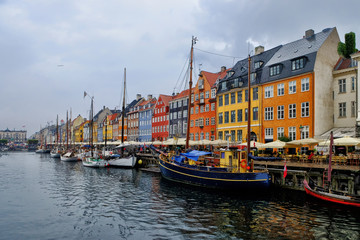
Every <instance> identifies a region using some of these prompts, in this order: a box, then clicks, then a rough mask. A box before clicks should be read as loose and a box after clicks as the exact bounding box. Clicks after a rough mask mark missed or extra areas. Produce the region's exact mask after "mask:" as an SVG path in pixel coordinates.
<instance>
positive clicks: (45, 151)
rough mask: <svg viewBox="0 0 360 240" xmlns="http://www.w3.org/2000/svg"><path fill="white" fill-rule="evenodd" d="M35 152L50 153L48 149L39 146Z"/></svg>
mask: <svg viewBox="0 0 360 240" xmlns="http://www.w3.org/2000/svg"><path fill="white" fill-rule="evenodd" d="M35 152H36V153H50V149H46V148H40V149H38V150H36V151H35Z"/></svg>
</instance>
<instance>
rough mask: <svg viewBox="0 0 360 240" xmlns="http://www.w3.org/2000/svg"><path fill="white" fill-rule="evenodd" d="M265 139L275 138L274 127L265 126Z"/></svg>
mask: <svg viewBox="0 0 360 240" xmlns="http://www.w3.org/2000/svg"><path fill="white" fill-rule="evenodd" d="M265 139H274V129H273V128H265Z"/></svg>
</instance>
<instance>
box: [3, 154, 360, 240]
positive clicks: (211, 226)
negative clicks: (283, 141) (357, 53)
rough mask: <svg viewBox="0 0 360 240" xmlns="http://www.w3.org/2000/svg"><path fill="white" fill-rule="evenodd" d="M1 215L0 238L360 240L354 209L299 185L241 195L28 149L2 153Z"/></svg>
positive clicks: (359, 219) (359, 220)
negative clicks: (310, 194)
mask: <svg viewBox="0 0 360 240" xmlns="http://www.w3.org/2000/svg"><path fill="white" fill-rule="evenodd" d="M0 154H1V153H0ZM0 216H1V217H0V233H1V234H0V239H142V240H144V239H360V210H359V209H354V208H348V207H342V206H337V205H334V204H328V203H323V202H319V201H317V200H315V199H311V198H309V197H306V196H305V193H304V192H300V191H291V190H279V189H271V191H270V192H269V194H266V195H258V196H253V197H244V196H241V195H239V194H231V193H220V192H215V191H210V190H209V191H208V190H203V189H198V188H191V187H184V186H181V185H176V184H173V183H171V182H167V181H166V180H163V179H162V178H161V176H160V175H159V174H154V173H149V172H144V171H140V170H133V169H116V168H105V169H92V168H84V167H83V166H82V164H81V162H76V163H71V162H61V161H60V160H57V159H52V158H50V156H49V155H41V154H35V153H32V152H9V153H5V154H4V153H2V154H1V155H0Z"/></svg>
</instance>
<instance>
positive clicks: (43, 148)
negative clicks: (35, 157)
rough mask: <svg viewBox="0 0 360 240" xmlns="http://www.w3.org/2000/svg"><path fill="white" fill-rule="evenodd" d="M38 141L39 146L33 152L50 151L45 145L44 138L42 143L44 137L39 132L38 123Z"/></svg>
mask: <svg viewBox="0 0 360 240" xmlns="http://www.w3.org/2000/svg"><path fill="white" fill-rule="evenodd" d="M40 142H41V144H40V147H39V148H38V149H37V150H35V153H50V149H48V148H47V147H46V139H45V143H44V137H43V135H42V133H41V125H40Z"/></svg>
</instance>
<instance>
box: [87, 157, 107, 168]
mask: <svg viewBox="0 0 360 240" xmlns="http://www.w3.org/2000/svg"><path fill="white" fill-rule="evenodd" d="M82 163H83V165H84V166H85V167H94V168H101V167H107V166H109V163H108V161H106V160H104V159H101V158H93V157H87V158H85V160H83V161H82Z"/></svg>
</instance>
